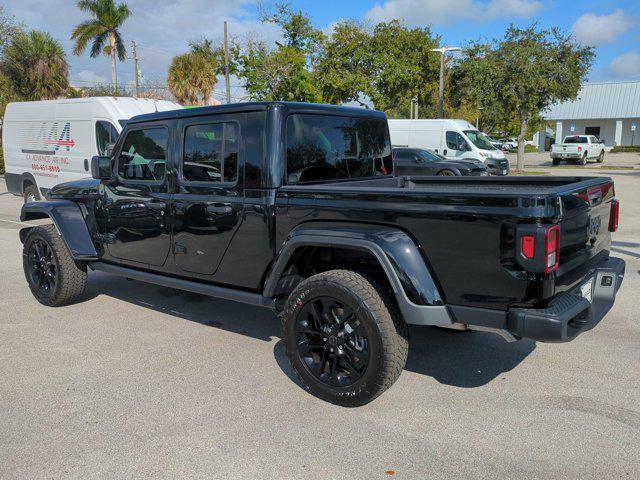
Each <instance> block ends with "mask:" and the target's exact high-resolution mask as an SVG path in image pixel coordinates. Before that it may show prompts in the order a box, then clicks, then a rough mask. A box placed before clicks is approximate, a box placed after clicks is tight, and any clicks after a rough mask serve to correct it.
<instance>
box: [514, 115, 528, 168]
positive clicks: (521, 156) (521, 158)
mask: <svg viewBox="0 0 640 480" xmlns="http://www.w3.org/2000/svg"><path fill="white" fill-rule="evenodd" d="M526 134H527V121H526V120H521V121H520V134H519V135H518V166H517V167H516V170H518V171H519V172H521V171H523V170H524V137H525V135H526Z"/></svg>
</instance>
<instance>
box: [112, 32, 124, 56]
mask: <svg viewBox="0 0 640 480" xmlns="http://www.w3.org/2000/svg"><path fill="white" fill-rule="evenodd" d="M113 36H114V39H115V47H116V56H117V57H118V60H120V61H121V62H124V60H125V59H126V58H127V50H126V48H125V47H124V42H123V41H122V36H121V35H120V32H118V31H117V30H116V31H115V32H113Z"/></svg>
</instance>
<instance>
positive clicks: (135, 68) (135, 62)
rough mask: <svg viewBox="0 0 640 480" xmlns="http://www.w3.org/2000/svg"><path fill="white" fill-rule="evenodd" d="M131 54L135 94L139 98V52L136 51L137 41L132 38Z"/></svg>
mask: <svg viewBox="0 0 640 480" xmlns="http://www.w3.org/2000/svg"><path fill="white" fill-rule="evenodd" d="M131 55H133V57H132V58H133V81H134V85H135V94H134V96H135V97H136V98H138V95H139V94H140V92H139V89H140V81H139V79H138V53H137V51H136V41H135V40H131Z"/></svg>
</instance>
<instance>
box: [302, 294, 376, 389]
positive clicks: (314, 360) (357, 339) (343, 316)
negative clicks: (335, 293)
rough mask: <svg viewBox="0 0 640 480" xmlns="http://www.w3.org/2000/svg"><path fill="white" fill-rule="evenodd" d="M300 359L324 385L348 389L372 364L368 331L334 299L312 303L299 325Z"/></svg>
mask: <svg viewBox="0 0 640 480" xmlns="http://www.w3.org/2000/svg"><path fill="white" fill-rule="evenodd" d="M295 332H296V343H297V346H298V355H299V357H300V360H301V361H302V362H303V364H304V365H305V366H306V368H307V369H308V370H309V372H310V373H311V374H312V375H313V376H314V377H316V378H317V379H318V380H320V381H321V382H323V383H326V384H328V385H331V386H335V387H348V386H350V385H352V384H354V383H355V382H356V381H358V380H359V379H360V378H361V377H362V376H363V375H364V373H365V372H366V370H367V366H368V365H369V357H370V350H369V340H368V338H367V332H366V330H365V328H364V326H363V324H362V322H361V321H360V320H359V319H358V316H357V315H356V313H355V312H354V311H353V310H352V309H351V308H350V307H349V306H347V305H345V304H344V303H342V302H340V301H339V300H337V299H335V298H331V297H317V298H314V299H312V300H309V301H308V302H307V303H306V304H305V306H304V307H303V308H302V309H301V310H300V311H299V312H298V316H297V318H296V325H295Z"/></svg>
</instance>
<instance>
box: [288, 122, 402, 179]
mask: <svg viewBox="0 0 640 480" xmlns="http://www.w3.org/2000/svg"><path fill="white" fill-rule="evenodd" d="M392 171H393V160H392V156H391V143H390V141H389V130H388V128H387V123H386V122H385V121H384V120H382V119H377V118H371V117H340V116H334V115H311V114H294V115H290V116H289V117H288V119H287V183H290V184H291V183H304V182H313V181H322V180H334V179H346V178H359V177H368V176H373V175H387V174H391V173H392Z"/></svg>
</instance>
